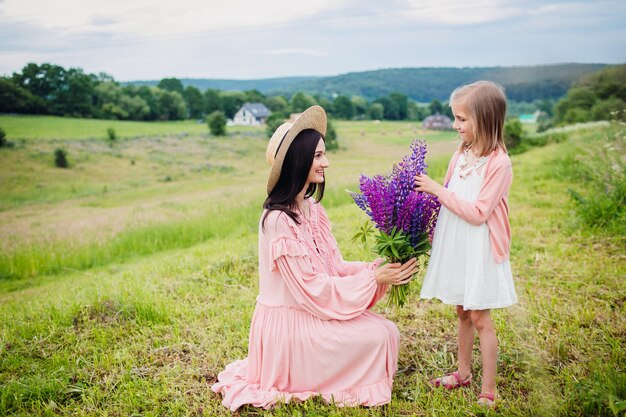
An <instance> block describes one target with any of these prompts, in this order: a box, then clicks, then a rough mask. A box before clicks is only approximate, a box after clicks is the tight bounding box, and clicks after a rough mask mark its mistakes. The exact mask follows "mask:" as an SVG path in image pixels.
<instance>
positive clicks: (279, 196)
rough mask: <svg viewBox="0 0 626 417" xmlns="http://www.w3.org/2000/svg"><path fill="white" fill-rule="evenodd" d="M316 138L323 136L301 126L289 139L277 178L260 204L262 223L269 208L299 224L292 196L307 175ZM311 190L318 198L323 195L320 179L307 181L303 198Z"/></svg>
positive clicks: (294, 195)
mask: <svg viewBox="0 0 626 417" xmlns="http://www.w3.org/2000/svg"><path fill="white" fill-rule="evenodd" d="M320 139H322V140H323V139H324V136H322V134H321V133H320V132H318V131H317V130H314V129H305V130H303V131H301V132H300V133H298V135H297V136H296V137H295V139H294V140H293V142H292V143H291V146H290V147H289V149H288V150H287V154H286V155H285V160H284V161H283V168H282V170H281V171H280V177H279V178H278V182H277V183H276V185H275V186H274V188H273V189H272V192H271V193H270V195H268V196H267V198H266V199H265V202H263V208H264V209H266V210H267V211H266V212H265V215H263V221H262V225H263V227H265V219H267V216H268V214H269V213H270V212H271V211H273V210H279V211H282V212H284V213H285V214H286V215H288V216H289V217H291V218H292V219H293V221H294V222H296V223H297V224H300V219H299V218H298V214H297V213H296V212H295V211H294V210H295V208H296V196H297V195H298V194H299V193H300V191H302V188H304V186H305V184H306V181H307V178H308V177H309V171H310V170H311V166H312V165H313V158H314V157H315V150H316V149H317V145H318V144H319V141H320ZM314 194H315V199H316V200H317V201H318V202H319V201H321V200H322V198H324V183H320V184H315V183H311V184H309V187H308V188H307V190H306V193H305V195H304V198H309V197H311V196H313V195H314Z"/></svg>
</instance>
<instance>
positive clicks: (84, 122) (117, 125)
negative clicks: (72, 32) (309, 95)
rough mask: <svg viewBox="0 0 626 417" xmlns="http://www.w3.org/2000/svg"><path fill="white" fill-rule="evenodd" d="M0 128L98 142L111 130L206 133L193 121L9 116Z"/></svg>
mask: <svg viewBox="0 0 626 417" xmlns="http://www.w3.org/2000/svg"><path fill="white" fill-rule="evenodd" d="M0 127H2V128H3V129H4V130H5V132H6V134H7V140H11V141H13V140H17V139H28V140H33V139H71V140H76V139H102V140H107V137H108V135H107V129H108V128H113V129H115V132H116V134H117V137H119V138H133V137H139V136H160V135H172V134H176V135H179V136H181V137H185V136H187V135H199V134H206V135H208V134H209V129H208V127H207V124H206V123H204V122H202V123H199V122H198V121H197V120H184V121H174V122H135V121H120V120H97V119H77V118H71V117H56V116H26V115H24V116H13V115H3V114H0ZM254 130H255V129H254V128H249V127H242V126H233V127H228V128H227V132H228V133H233V132H235V133H238V132H249V131H254Z"/></svg>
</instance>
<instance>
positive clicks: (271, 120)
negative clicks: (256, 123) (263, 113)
mask: <svg viewBox="0 0 626 417" xmlns="http://www.w3.org/2000/svg"><path fill="white" fill-rule="evenodd" d="M285 119H286V117H285V115H284V114H283V113H278V112H275V113H272V114H271V115H270V116H269V117H268V118H267V120H266V121H265V133H266V134H267V137H268V138H271V137H272V135H273V134H274V132H275V131H276V129H278V126H280V125H282V124H283V123H285Z"/></svg>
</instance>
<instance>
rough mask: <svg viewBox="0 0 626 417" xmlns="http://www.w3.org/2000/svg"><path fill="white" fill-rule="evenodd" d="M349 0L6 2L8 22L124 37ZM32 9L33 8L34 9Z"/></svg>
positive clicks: (267, 17) (235, 23) (265, 20)
mask: <svg viewBox="0 0 626 417" xmlns="http://www.w3.org/2000/svg"><path fill="white" fill-rule="evenodd" d="M347 1H348V0H316V1H302V0H300V1H291V0H274V1H266V2H260V1H259V2H256V1H249V0H228V1H197V0H177V1H169V0H132V1H129V0H97V1H88V0H57V1H41V0H6V1H5V2H4V3H0V13H1V14H3V15H4V16H5V17H8V18H10V19H12V20H18V21H22V22H28V23H30V24H32V25H37V26H39V27H41V28H45V29H56V30H63V31H66V32H69V33H76V32H84V31H89V30H92V29H94V28H95V27H98V26H101V25H102V24H103V23H106V24H108V26H109V27H110V29H112V30H116V31H118V32H121V33H125V34H127V35H135V36H154V35H165V34H176V33H183V32H194V31H214V30H223V29H236V28H246V27H259V26H263V27H271V26H272V25H281V24H287V23H290V22H294V21H298V20H299V19H305V18H308V17H311V16H314V15H317V14H321V13H330V12H332V11H333V10H337V9H339V8H341V7H343V6H344V5H345V4H346V2H347ZM33 10H35V11H36V12H33Z"/></svg>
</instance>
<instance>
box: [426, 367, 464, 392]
mask: <svg viewBox="0 0 626 417" xmlns="http://www.w3.org/2000/svg"><path fill="white" fill-rule="evenodd" d="M450 377H452V378H454V379H453V380H452V382H444V378H447V379H448V381H449V380H450V379H451V378H450ZM471 382H472V374H470V375H469V376H468V377H467V378H466V379H464V380H462V379H461V377H460V376H459V372H458V371H455V372H452V373H449V374H448V375H444V376H440V377H439V378H435V379H433V380H431V381H430V383H431V384H433V385H434V386H435V387H436V388H439V387H444V388H445V389H455V388H460V387H466V386H468V385H469V384H470V383H471Z"/></svg>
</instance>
